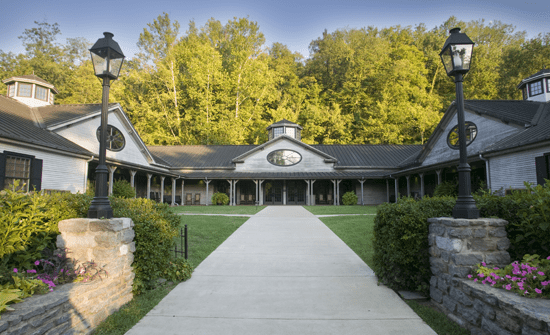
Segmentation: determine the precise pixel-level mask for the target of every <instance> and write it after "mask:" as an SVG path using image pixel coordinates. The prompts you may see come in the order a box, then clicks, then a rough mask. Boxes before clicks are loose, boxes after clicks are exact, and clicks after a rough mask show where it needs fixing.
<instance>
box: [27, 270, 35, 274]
mask: <svg viewBox="0 0 550 335" xmlns="http://www.w3.org/2000/svg"><path fill="white" fill-rule="evenodd" d="M27 273H36V270H27Z"/></svg>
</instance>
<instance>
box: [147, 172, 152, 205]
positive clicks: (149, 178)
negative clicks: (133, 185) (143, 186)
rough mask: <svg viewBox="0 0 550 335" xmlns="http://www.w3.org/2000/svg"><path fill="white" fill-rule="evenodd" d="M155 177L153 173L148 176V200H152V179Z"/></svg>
mask: <svg viewBox="0 0 550 335" xmlns="http://www.w3.org/2000/svg"><path fill="white" fill-rule="evenodd" d="M152 177H153V174H152V173H148V174H147V199H151V178H152Z"/></svg>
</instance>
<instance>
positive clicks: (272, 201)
mask: <svg viewBox="0 0 550 335" xmlns="http://www.w3.org/2000/svg"><path fill="white" fill-rule="evenodd" d="M264 185H265V186H264V192H265V196H264V203H265V204H266V205H282V204H283V183H282V182H281V181H278V180H270V181H268V182H266V183H265V184H264Z"/></svg>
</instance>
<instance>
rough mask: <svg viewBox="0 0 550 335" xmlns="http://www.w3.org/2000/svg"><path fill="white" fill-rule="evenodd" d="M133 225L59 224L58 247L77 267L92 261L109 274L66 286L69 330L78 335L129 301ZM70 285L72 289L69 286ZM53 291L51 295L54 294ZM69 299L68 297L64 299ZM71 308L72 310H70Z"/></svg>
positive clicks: (118, 220) (82, 221)
mask: <svg viewBox="0 0 550 335" xmlns="http://www.w3.org/2000/svg"><path fill="white" fill-rule="evenodd" d="M133 226H134V223H133V222H132V220H131V219H129V218H116V219H109V220H99V219H68V220H63V221H60V222H59V226H58V227H59V232H60V233H61V234H60V235H58V236H57V247H58V248H60V249H65V248H67V249H68V250H69V251H70V253H69V254H68V256H69V257H70V258H73V259H75V260H76V261H77V266H78V264H80V263H83V262H86V261H92V260H93V261H94V262H95V263H97V264H98V265H99V266H100V267H103V266H105V267H104V269H105V270H106V271H107V273H108V275H107V276H103V278H102V280H100V279H98V280H95V281H92V282H89V283H85V284H84V283H83V284H66V285H63V287H60V290H64V289H65V300H64V301H67V299H68V302H67V303H66V306H65V307H66V309H65V310H66V311H67V313H68V315H69V318H70V315H71V314H72V315H75V317H73V319H72V322H70V323H71V325H70V327H71V328H72V329H74V330H75V331H76V332H77V333H79V334H80V333H81V332H82V333H89V332H90V330H91V329H93V328H94V327H96V326H97V325H98V324H99V323H101V321H103V320H104V319H105V318H106V317H107V316H109V314H111V313H113V312H114V311H116V310H118V309H119V308H120V307H122V306H123V305H124V304H126V303H127V302H129V301H130V300H132V297H133V295H132V284H133V281H134V276H135V274H134V272H133V269H132V262H133V261H134V254H133V253H134V251H135V243H134V242H133V240H134V230H133V228H132V227H133ZM71 285H72V286H71ZM55 293H56V291H54V292H52V293H50V294H55ZM67 297H68V298H67ZM71 309H74V310H75V311H72V310H71Z"/></svg>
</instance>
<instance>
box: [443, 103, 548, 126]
mask: <svg viewBox="0 0 550 335" xmlns="http://www.w3.org/2000/svg"><path fill="white" fill-rule="evenodd" d="M453 105H454V103H453ZM541 107H544V102H537V101H527V100H466V101H464V108H466V109H468V110H470V111H472V112H475V113H478V114H480V115H487V116H490V117H494V118H497V119H500V120H502V121H503V122H512V123H516V124H519V125H522V126H524V125H530V124H531V121H532V120H533V118H534V117H535V115H536V114H537V111H538V110H539V109H540V108H541Z"/></svg>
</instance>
